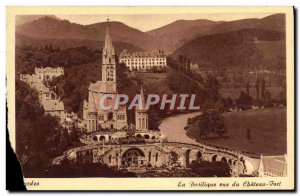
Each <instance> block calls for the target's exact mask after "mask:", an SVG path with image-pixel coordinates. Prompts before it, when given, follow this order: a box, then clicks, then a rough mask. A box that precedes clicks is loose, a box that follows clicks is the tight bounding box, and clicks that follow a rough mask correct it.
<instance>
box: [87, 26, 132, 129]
mask: <svg viewBox="0 0 300 196" xmlns="http://www.w3.org/2000/svg"><path fill="white" fill-rule="evenodd" d="M116 85H117V81H116V54H115V50H114V46H113V43H112V41H111V38H110V35H109V26H108V27H107V30H106V36H105V43H104V47H103V50H102V80H101V81H97V82H96V83H91V84H90V85H89V89H88V91H89V94H88V100H87V101H86V100H84V104H83V120H84V121H85V124H86V129H87V131H88V132H94V131H101V130H105V129H115V130H121V129H125V128H127V126H128V124H127V115H126V106H119V107H118V108H117V109H115V108H114V107H112V109H110V110H104V109H103V108H100V98H101V97H102V96H104V95H105V94H110V95H113V96H112V97H108V98H106V99H105V103H104V105H105V106H107V107H108V106H114V103H115V101H116V96H117V87H116Z"/></svg>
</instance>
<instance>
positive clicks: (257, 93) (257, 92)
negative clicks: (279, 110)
mask: <svg viewBox="0 0 300 196" xmlns="http://www.w3.org/2000/svg"><path fill="white" fill-rule="evenodd" d="M259 81H260V80H259V79H256V83H255V88H256V100H257V101H258V100H259V83H260V82H259Z"/></svg>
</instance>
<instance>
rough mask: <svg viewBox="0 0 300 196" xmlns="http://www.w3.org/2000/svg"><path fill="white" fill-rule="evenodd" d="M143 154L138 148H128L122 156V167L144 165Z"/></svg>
mask: <svg viewBox="0 0 300 196" xmlns="http://www.w3.org/2000/svg"><path fill="white" fill-rule="evenodd" d="M144 159H145V153H144V152H143V151H142V150H141V149H139V148H129V149H127V150H126V151H125V152H124V153H123V155H122V165H125V166H140V165H143V164H144V161H145V160H144Z"/></svg>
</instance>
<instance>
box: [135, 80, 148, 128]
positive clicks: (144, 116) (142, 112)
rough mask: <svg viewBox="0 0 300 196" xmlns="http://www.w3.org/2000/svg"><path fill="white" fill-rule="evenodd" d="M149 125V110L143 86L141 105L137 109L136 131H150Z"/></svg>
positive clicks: (140, 97)
mask: <svg viewBox="0 0 300 196" xmlns="http://www.w3.org/2000/svg"><path fill="white" fill-rule="evenodd" d="M148 124H149V122H148V109H147V108H146V101H145V96H144V89H143V85H142V86H141V92H140V96H139V105H138V107H137V108H136V109H135V128H136V130H142V131H148V129H149V127H148Z"/></svg>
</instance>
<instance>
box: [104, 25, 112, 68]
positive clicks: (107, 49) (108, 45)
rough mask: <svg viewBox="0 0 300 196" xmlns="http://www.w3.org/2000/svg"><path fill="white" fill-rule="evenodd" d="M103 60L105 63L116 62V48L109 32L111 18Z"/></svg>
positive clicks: (107, 27)
mask: <svg viewBox="0 0 300 196" xmlns="http://www.w3.org/2000/svg"><path fill="white" fill-rule="evenodd" d="M102 61H103V63H107V64H111V63H114V61H115V50H114V46H113V43H112V41H111V38H110V32H109V19H107V26H106V34H105V41H104V47H103V51H102Z"/></svg>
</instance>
